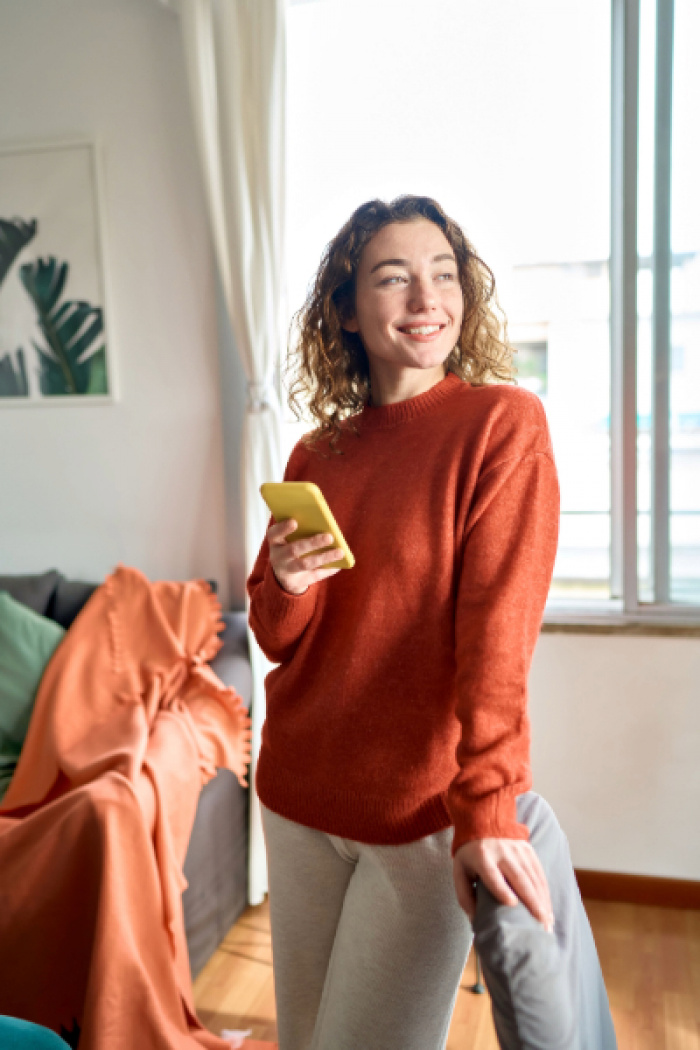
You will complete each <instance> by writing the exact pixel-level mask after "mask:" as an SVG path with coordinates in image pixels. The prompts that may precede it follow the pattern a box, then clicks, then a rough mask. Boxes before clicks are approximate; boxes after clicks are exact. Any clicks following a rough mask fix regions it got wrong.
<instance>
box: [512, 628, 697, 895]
mask: <svg viewBox="0 0 700 1050" xmlns="http://www.w3.org/2000/svg"><path fill="white" fill-rule="evenodd" d="M530 714H531V719H532V738H533V739H532V765H533V779H534V783H533V790H535V791H538V792H539V793H540V794H541V795H543V796H544V797H545V798H546V799H547V801H548V802H549V803H550V804H551V806H552V808H553V809H554V812H555V813H556V814H557V817H558V819H559V822H560V824H561V826H562V827H563V829H564V831H565V833H566V835H567V838H568V839H569V845H570V847H571V854H572V859H573V862H574V867H577V868H584V869H592V870H597V871H615V872H628V873H631V874H637V875H655V876H661V877H666V878H679V879H700V639H699V638H680V637H678V638H676V637H660V636H651V637H649V636H638V635H626V636H622V637H615V636H612V635H599V634H559V633H557V634H548V633H545V634H541V635H540V638H539V641H538V643H537V648H536V650H535V656H534V659H533V664H532V671H531V674H530Z"/></svg>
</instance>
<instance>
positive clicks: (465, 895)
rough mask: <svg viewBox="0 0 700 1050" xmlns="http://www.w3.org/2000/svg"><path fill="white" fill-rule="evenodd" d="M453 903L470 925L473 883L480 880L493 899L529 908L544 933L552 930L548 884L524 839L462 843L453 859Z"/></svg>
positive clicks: (473, 901)
mask: <svg viewBox="0 0 700 1050" xmlns="http://www.w3.org/2000/svg"><path fill="white" fill-rule="evenodd" d="M453 875H454V883H455V890H456V892H457V900H458V901H459V903H460V906H461V907H462V908H463V910H464V911H465V912H466V914H467V916H468V918H469V920H470V921H472V922H473V920H474V914H475V912H476V892H475V887H474V881H475V880H476V879H481V881H482V882H483V884H484V885H485V886H486V888H487V889H488V890H489V891H490V892H491V893H492V894H493V896H494V897H495V898H496V900H498V901H500V902H501V903H503V904H509V905H510V906H511V907H515V905H516V904H518V902H519V901H522V902H523V904H524V905H525V906H526V907H527V908H529V910H530V911H531V912H532V914H533V915H534V917H535V918H536V919H537V920H538V921H539V922H541V923H542V924H543V926H544V928H545V929H546V930H547V932H548V933H551V932H552V930H553V928H554V912H553V911H552V901H551V898H550V895H549V885H548V884H547V877H546V875H545V873H544V869H543V867H542V864H541V863H540V859H539V857H538V856H537V854H536V853H535V851H534V849H533V848H532V846H531V845H530V843H529V842H525V840H524V839H474V840H473V841H472V842H465V843H464V845H463V846H460V848H459V849H458V850H457V852H456V853H455V855H454V858H453Z"/></svg>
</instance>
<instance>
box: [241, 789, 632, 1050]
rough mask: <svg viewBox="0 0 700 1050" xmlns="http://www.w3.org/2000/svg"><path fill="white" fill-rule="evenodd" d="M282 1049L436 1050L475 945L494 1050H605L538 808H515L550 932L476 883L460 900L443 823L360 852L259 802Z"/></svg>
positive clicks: (529, 799) (594, 995)
mask: <svg viewBox="0 0 700 1050" xmlns="http://www.w3.org/2000/svg"><path fill="white" fill-rule="evenodd" d="M261 810H262V819H263V831H264V835H265V846H266V851H267V859H268V880H269V904H270V926H271V932H272V959H273V972H274V980H275V1000H276V1005H277V1029H278V1038H279V1047H280V1050H358V1047H362V1048H363V1050H444V1047H445V1045H446V1043H447V1033H448V1030H449V1027H450V1021H451V1019H452V1012H453V1009H454V1005H455V1001H456V998H457V991H458V987H459V982H460V978H461V976H462V972H463V970H464V967H465V964H466V961H467V956H468V954H469V951H470V948H471V945H472V940H474V943H475V945H476V948H477V950H478V952H479V957H480V959H481V963H482V968H483V973H484V979H485V982H486V986H487V988H488V990H489V994H490V996H491V1003H492V1009H493V1019H494V1024H495V1027H496V1032H497V1035H498V1041H499V1044H500V1046H501V1047H502V1050H616V1047H617V1043H616V1039H615V1031H614V1029H613V1025H612V1019H611V1017H610V1009H609V1006H608V997H607V994H606V991H605V985H604V983H603V976H602V973H601V969H600V963H599V961H598V955H597V952H596V948H595V943H594V941H593V935H592V933H591V928H590V925H589V922H588V917H587V915H586V912H585V910H584V907H583V904H582V902H581V896H580V893H579V890H578V885H577V883H576V878H575V875H574V871H573V867H572V865H571V858H570V855H569V846H568V842H567V840H566V836H565V835H564V833H563V831H562V830H561V828H560V826H559V824H558V822H557V819H556V817H555V816H554V813H553V811H552V809H551V807H550V806H549V805H548V803H547V802H545V800H544V799H543V798H542V797H541V796H540V795H538V794H536V793H535V792H534V791H528V792H527V793H526V794H523V795H520V796H519V798H518V800H517V812H518V820H519V821H520V822H521V823H523V824H526V825H527V826H528V828H529V830H530V843H531V845H532V847H533V849H534V850H535V852H536V853H537V855H538V857H539V859H540V862H541V863H542V867H543V868H544V871H545V874H546V876H547V881H548V883H549V889H550V895H551V898H552V906H553V909H554V916H555V927H554V933H547V932H546V931H545V930H544V928H543V926H542V925H541V924H540V923H539V922H538V921H537V920H536V919H535V918H534V917H533V916H532V915H531V913H530V912H529V911H528V909H527V908H526V907H525V905H524V904H522V903H519V904H518V905H517V906H515V907H511V906H509V905H506V904H499V903H498V902H497V901H496V899H495V898H494V897H493V896H492V895H491V893H490V892H489V891H488V890H487V889H486V888H485V887H484V885H483V883H481V882H478V883H477V891H476V892H477V906H476V915H475V918H474V929H473V931H472V925H471V923H470V922H469V919H468V918H467V916H466V914H465V913H464V911H463V910H462V908H461V907H460V905H459V902H458V901H457V896H456V893H455V889H454V882H453V878H452V857H451V853H450V849H451V845H452V838H453V835H454V828H451V827H450V828H447V829H446V830H444V831H441V832H437V833H436V834H434V835H428V836H426V837H425V838H421V839H419V840H418V841H416V842H411V843H408V844H407V845H403V846H370V845H367V844H365V843H361V842H354V841H352V840H350V839H343V838H339V837H338V836H336V835H329V834H326V833H325V832H321V831H316V830H315V829H313V828H308V827H305V826H304V825H301V824H297V823H295V822H293V821H290V820H287V819H286V818H285V817H282V816H280V815H279V814H277V813H273V812H272V811H271V810H269V809H267V808H266V807H265V806H262V807H261Z"/></svg>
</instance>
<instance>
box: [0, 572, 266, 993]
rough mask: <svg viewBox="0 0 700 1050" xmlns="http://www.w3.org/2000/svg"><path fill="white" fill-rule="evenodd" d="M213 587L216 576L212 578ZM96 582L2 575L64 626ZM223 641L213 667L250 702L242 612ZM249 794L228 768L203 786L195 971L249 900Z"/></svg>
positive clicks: (192, 873)
mask: <svg viewBox="0 0 700 1050" xmlns="http://www.w3.org/2000/svg"><path fill="white" fill-rule="evenodd" d="M210 582H211V583H212V586H214V587H215V584H214V581H210ZM96 587H97V584H95V583H85V582H83V581H79V580H68V579H66V578H65V577H64V576H63V575H62V574H61V573H59V572H57V571H56V570H51V571H50V572H46V573H42V574H38V575H34V576H0V590H6V591H9V593H10V594H11V595H12V597H13V598H15V599H16V600H17V601H21V602H23V603H24V604H25V605H27V606H29V607H30V608H32V609H34V611H35V612H38V613H40V614H41V615H42V616H48V617H50V618H51V619H52V620H55V621H56V622H57V623H60V624H61V626H62V627H65V628H68V627H70V625H71V623H72V622H73V620H74V619H75V617H76V616H77V615H78V613H79V612H80V610H81V609H82V607H83V605H84V604H85V602H86V601H87V600H88V598H89V597H90V595H91V594H92V593H93V591H94V590H95V588H96ZM222 619H223V620H224V622H225V623H226V628H225V630H224V631H223V633H222V635H221V637H222V639H223V643H224V644H223V647H222V648H221V650H220V651H219V652H218V653H217V655H216V656H215V657H214V659H213V660H212V663H211V666H212V668H213V669H214V671H215V672H216V674H217V675H218V676H219V678H220V679H221V680H222V681H223V682H225V684H226V685H230V686H233V688H234V689H235V690H236V692H237V693H239V694H240V696H241V697H242V699H243V701H244V703H245V704H246V707H248V708H250V699H251V693H252V678H251V670H250V659H249V656H248V637H247V633H246V622H247V621H246V613H245V611H232V612H227V613H223V614H222ZM248 793H249V789H247V788H243V787H241V785H240V784H239V783H238V781H237V779H236V777H235V776H234V775H233V773H231V772H230V771H229V770H227V769H221V770H219V772H218V774H217V775H216V776H215V777H214V779H213V780H211V781H210V782H209V783H208V784H206V785H205V787H204V788H203V790H202V793H201V795H200V798H199V804H198V807H197V816H196V819H195V822H194V827H193V829H192V836H191V838H190V844H189V848H188V851H187V858H186V860H185V869H184V870H185V878H186V879H187V881H188V883H189V885H188V888H187V889H186V890H185V893H184V895H183V907H184V912H185V930H186V933H187V946H188V949H189V956H190V968H191V971H192V977H193V978H194V977H196V976H197V974H198V973H199V971H200V970H201V969H202V967H203V966H204V964H205V963H206V962H207V960H208V959H209V957H210V956H211V955H212V953H213V952H214V950H215V949H216V947H217V945H218V944H220V942H221V941H222V939H223V938H224V937H225V935H226V933H227V932H228V930H229V929H230V927H231V926H232V925H233V923H234V922H235V921H236V919H237V918H238V917H239V916H240V915H241V913H242V912H243V911H244V909H245V908H246V907H247V904H248V812H249V809H248Z"/></svg>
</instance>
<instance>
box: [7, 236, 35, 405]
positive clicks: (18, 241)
mask: <svg viewBox="0 0 700 1050" xmlns="http://www.w3.org/2000/svg"><path fill="white" fill-rule="evenodd" d="M36 227H37V223H36V219H32V220H31V222H24V220H23V219H0V286H2V283H3V281H4V280H5V278H6V277H7V274H8V273H9V271H10V268H11V266H12V264H13V263H14V261H15V259H16V258H17V256H18V255H19V253H20V252H21V251H22V249H23V248H24V247H25V246H26V245H27V244H29V242H30V241H31V240H32V239H33V238H34V237H35V236H36ZM16 358H17V363H16V364H15V362H14V360H13V358H12V354H5V356H4V357H0V397H27V396H28V394H29V382H28V379H27V368H26V363H25V360H24V351H23V350H22V348H21V347H18V348H17V351H16Z"/></svg>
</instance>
